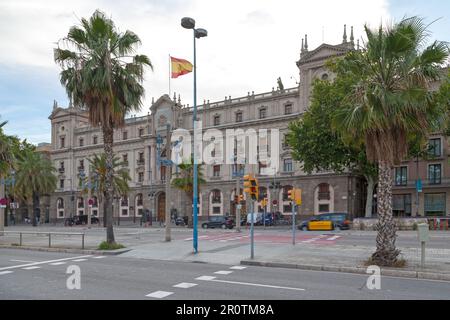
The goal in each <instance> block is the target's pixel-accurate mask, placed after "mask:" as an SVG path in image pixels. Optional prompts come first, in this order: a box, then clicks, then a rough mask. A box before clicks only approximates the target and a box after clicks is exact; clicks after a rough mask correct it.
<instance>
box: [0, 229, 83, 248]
mask: <svg viewBox="0 0 450 320" xmlns="http://www.w3.org/2000/svg"><path fill="white" fill-rule="evenodd" d="M8 233H9V234H19V246H22V244H23V235H24V234H33V235H47V236H48V247H49V248H51V247H52V235H54V236H57V235H69V236H81V249H84V236H85V233H82V232H79V233H78V232H43V231H0V235H3V234H8Z"/></svg>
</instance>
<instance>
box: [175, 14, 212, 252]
mask: <svg viewBox="0 0 450 320" xmlns="http://www.w3.org/2000/svg"><path fill="white" fill-rule="evenodd" d="M181 26H182V27H183V28H185V29H192V30H193V31H194V66H193V69H194V112H193V116H192V122H193V128H194V139H193V142H192V152H191V155H192V158H193V161H194V164H193V165H194V170H193V171H194V173H193V174H194V183H193V188H194V196H193V246H194V253H198V232H197V224H198V180H197V178H198V177H197V171H198V163H197V157H196V152H195V151H194V150H195V141H196V137H195V132H196V120H197V71H196V69H197V60H196V48H195V42H196V39H199V38H203V37H206V36H207V35H208V32H207V31H206V30H205V29H201V28H197V29H196V28H195V20H194V19H192V18H189V17H184V18H183V19H181Z"/></svg>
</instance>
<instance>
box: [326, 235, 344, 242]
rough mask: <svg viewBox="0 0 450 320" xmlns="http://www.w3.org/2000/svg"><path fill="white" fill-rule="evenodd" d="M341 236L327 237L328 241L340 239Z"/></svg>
mask: <svg viewBox="0 0 450 320" xmlns="http://www.w3.org/2000/svg"><path fill="white" fill-rule="evenodd" d="M340 237H341V236H333V237H331V238H328V239H326V240H327V241H333V240H336V239H339V238H340Z"/></svg>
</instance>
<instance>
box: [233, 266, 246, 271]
mask: <svg viewBox="0 0 450 320" xmlns="http://www.w3.org/2000/svg"><path fill="white" fill-rule="evenodd" d="M230 269H234V270H244V269H247V267H242V266H233V267H230Z"/></svg>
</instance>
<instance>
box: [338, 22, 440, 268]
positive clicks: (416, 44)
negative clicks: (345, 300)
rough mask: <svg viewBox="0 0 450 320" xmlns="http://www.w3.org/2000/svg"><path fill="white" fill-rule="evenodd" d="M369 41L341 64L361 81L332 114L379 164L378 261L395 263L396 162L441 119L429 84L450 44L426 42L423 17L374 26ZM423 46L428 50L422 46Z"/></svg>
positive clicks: (344, 71) (341, 68)
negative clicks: (412, 143) (394, 208)
mask: <svg viewBox="0 0 450 320" xmlns="http://www.w3.org/2000/svg"><path fill="white" fill-rule="evenodd" d="M365 32H366V36H367V43H366V44H365V46H364V48H363V50H361V51H352V52H350V53H348V54H347V55H346V57H344V59H342V60H340V61H339V62H338V63H337V68H336V70H337V73H338V75H339V74H345V75H350V76H351V77H353V78H355V79H356V80H357V82H356V84H355V85H354V86H352V87H349V88H348V94H347V96H346V103H344V104H342V105H340V106H339V108H338V109H337V110H336V112H335V114H334V116H333V123H334V125H335V127H336V128H337V129H338V130H339V132H342V133H343V134H344V135H346V136H349V137H354V138H355V139H359V138H363V139H364V145H365V148H366V155H367V158H368V159H369V161H371V162H374V163H377V164H378V174H379V176H378V192H377V196H378V201H377V205H378V216H379V221H378V224H377V231H378V233H377V239H376V245H377V249H376V251H375V252H374V253H373V254H372V257H371V260H372V262H373V263H375V264H377V265H380V266H392V265H395V263H396V262H397V260H398V255H399V254H400V251H399V250H398V249H397V248H396V246H395V241H396V226H395V223H394V221H393V215H392V182H393V178H392V172H391V170H392V167H393V165H395V164H399V163H400V161H401V160H402V159H403V158H404V157H405V156H406V155H407V152H408V150H407V149H408V139H409V138H410V137H412V136H415V137H426V136H427V135H428V133H429V131H430V128H433V127H435V124H436V123H437V122H439V121H440V120H441V119H442V113H443V112H442V108H440V107H439V104H438V103H434V97H435V94H433V93H432V92H430V83H431V82H432V81H436V80H439V79H440V77H441V74H442V71H441V66H442V64H443V63H444V62H445V61H446V59H447V58H448V47H447V45H446V44H444V43H442V42H438V41H435V42H433V43H432V44H431V45H429V46H426V47H425V42H426V40H427V35H428V30H427V26H426V25H425V24H424V22H423V20H422V19H420V18H417V17H412V18H407V19H404V20H402V21H401V22H399V23H396V24H395V25H393V26H391V27H389V28H383V27H382V26H380V28H379V29H378V30H375V31H372V30H370V29H369V28H368V27H367V26H366V27H365ZM422 48H424V49H422Z"/></svg>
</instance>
